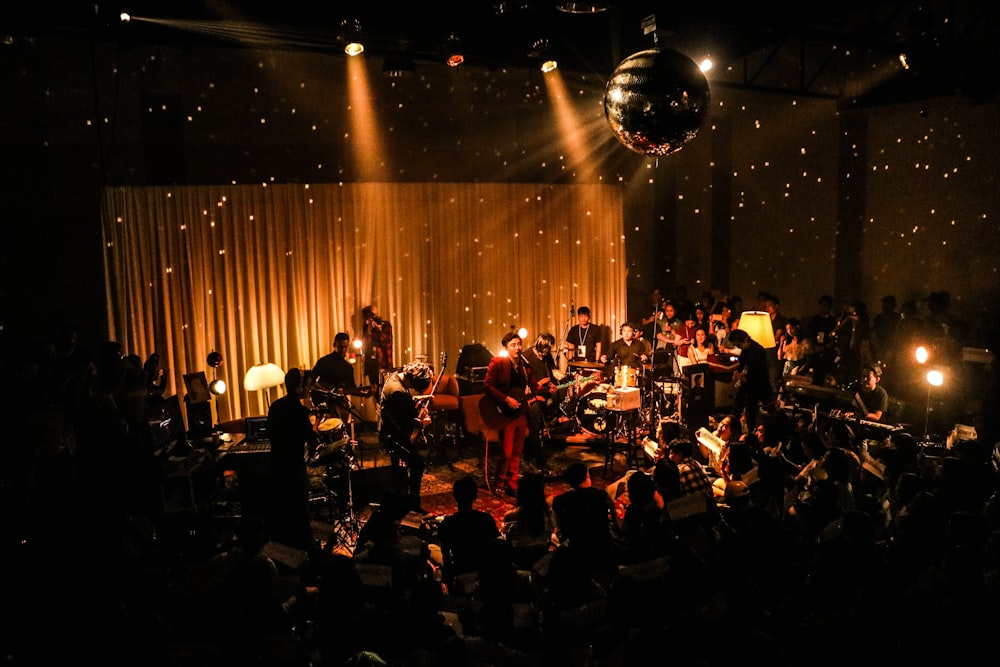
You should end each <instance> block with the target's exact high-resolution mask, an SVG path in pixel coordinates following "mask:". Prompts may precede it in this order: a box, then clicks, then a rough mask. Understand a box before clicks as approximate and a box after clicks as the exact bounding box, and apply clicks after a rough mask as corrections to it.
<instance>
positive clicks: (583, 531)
mask: <svg viewBox="0 0 1000 667" xmlns="http://www.w3.org/2000/svg"><path fill="white" fill-rule="evenodd" d="M563 478H564V479H565V480H566V482H567V483H569V485H570V486H571V487H572V488H571V489H570V490H569V491H564V492H563V493H560V494H559V495H557V496H556V497H555V498H553V499H552V510H553V512H555V516H556V529H557V534H558V536H559V543H560V545H561V546H563V545H564V546H566V547H568V548H570V549H572V550H574V551H575V552H577V553H578V554H579V555H580V556H581V557H583V558H584V559H585V560H586V561H587V562H588V564H589V565H591V566H596V567H598V568H604V567H607V566H610V565H611V564H612V561H613V560H614V540H615V536H616V534H617V533H618V532H619V530H620V525H619V521H618V514H617V513H616V511H615V505H614V502H613V501H612V500H611V496H609V495H608V494H607V493H605V492H604V491H602V490H601V489H598V488H595V487H594V486H593V482H592V481H591V479H590V470H588V469H587V465H586V464H585V463H582V462H579V461H575V462H573V463H570V464H569V465H568V466H566V471H565V472H564V474H563Z"/></svg>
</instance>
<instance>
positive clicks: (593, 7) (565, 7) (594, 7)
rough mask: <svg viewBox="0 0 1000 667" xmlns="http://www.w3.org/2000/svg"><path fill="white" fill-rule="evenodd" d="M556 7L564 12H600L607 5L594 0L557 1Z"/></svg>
mask: <svg viewBox="0 0 1000 667" xmlns="http://www.w3.org/2000/svg"><path fill="white" fill-rule="evenodd" d="M556 9H557V10H559V11H560V12H564V13H566V14H600V13H601V12H605V11H607V10H608V6H607V5H601V4H597V3H594V2H557V3H556Z"/></svg>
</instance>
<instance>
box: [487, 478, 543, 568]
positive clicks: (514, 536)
mask: <svg viewBox="0 0 1000 667" xmlns="http://www.w3.org/2000/svg"><path fill="white" fill-rule="evenodd" d="M500 530H501V533H502V535H503V537H504V539H505V540H507V542H509V543H510V545H511V548H512V549H513V552H514V561H515V563H516V565H517V566H518V567H519V568H521V569H525V570H529V569H531V566H532V565H533V564H534V563H535V562H536V561H537V560H538V559H539V558H541V557H542V556H544V555H545V554H546V553H547V552H548V551H549V549H550V547H552V546H553V544H554V533H555V530H556V519H555V514H554V513H553V512H552V508H551V507H550V506H549V502H548V500H547V499H546V498H545V479H544V477H543V476H542V475H541V474H539V473H529V474H527V475H524V476H523V477H522V478H521V484H520V486H518V488H517V507H515V508H514V509H512V510H511V511H509V512H507V513H506V514H505V515H504V517H503V521H502V526H501V529H500Z"/></svg>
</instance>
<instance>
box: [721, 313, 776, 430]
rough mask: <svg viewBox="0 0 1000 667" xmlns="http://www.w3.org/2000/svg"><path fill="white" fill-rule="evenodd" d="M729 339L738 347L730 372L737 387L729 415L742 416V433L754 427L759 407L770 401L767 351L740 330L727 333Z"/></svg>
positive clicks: (772, 398)
mask: <svg viewBox="0 0 1000 667" xmlns="http://www.w3.org/2000/svg"><path fill="white" fill-rule="evenodd" d="M729 342H730V343H731V344H733V345H735V346H736V347H738V348H740V360H739V363H738V365H737V368H736V373H735V374H734V378H735V379H736V382H737V383H738V387H737V389H736V396H735V397H734V399H733V412H732V415H733V418H734V419H736V420H741V419H742V421H743V423H744V424H745V427H746V431H745V433H752V432H753V430H754V429H755V428H756V427H757V417H758V413H759V411H760V407H761V406H762V405H764V406H767V405H770V404H771V403H772V402H773V401H774V392H773V391H772V389H771V378H770V375H769V374H768V365H767V352H766V351H765V350H764V348H763V347H762V346H761V344H760V343H758V342H757V341H755V340H754V339H752V338H750V335H749V334H748V333H747V332H746V331H743V330H742V329H736V330H735V331H733V332H732V333H730V334H729Z"/></svg>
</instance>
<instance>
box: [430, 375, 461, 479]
mask: <svg viewBox="0 0 1000 667" xmlns="http://www.w3.org/2000/svg"><path fill="white" fill-rule="evenodd" d="M427 409H428V411H429V413H430V417H431V428H430V436H431V439H432V440H433V442H434V445H435V448H436V451H437V453H438V455H439V456H441V457H442V458H443V460H444V461H445V462H448V453H447V450H446V449H445V444H451V445H453V446H454V445H455V444H457V438H456V437H455V433H456V432H457V430H458V427H459V415H460V410H461V403H460V402H459V390H458V378H456V377H455V376H454V375H449V374H448V373H444V374H442V375H441V381H440V382H439V383H438V386H437V389H436V390H435V391H434V395H433V396H432V397H431V399H430V405H428V406H427ZM449 426H450V427H451V428H449Z"/></svg>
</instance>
